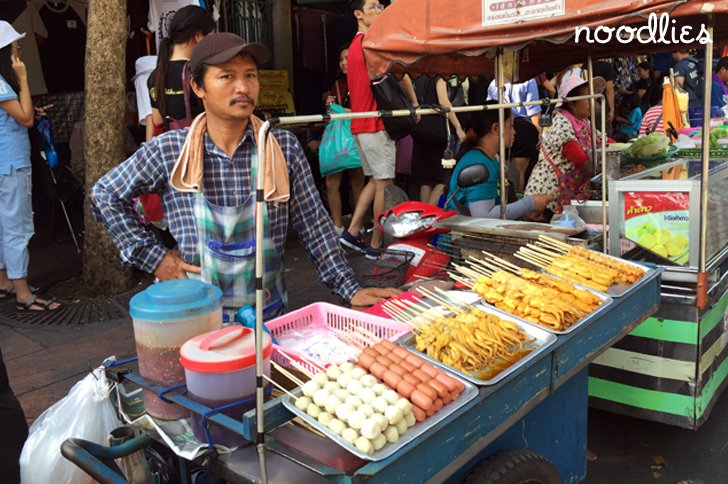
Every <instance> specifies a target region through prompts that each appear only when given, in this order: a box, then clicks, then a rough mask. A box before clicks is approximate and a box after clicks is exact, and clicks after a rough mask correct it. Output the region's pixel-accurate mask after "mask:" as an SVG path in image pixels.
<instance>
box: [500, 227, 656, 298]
mask: <svg viewBox="0 0 728 484" xmlns="http://www.w3.org/2000/svg"><path fill="white" fill-rule="evenodd" d="M514 255H515V257H517V258H519V259H521V260H523V261H526V262H528V263H529V264H532V265H534V266H536V267H539V268H540V269H541V270H543V271H544V272H546V273H548V274H551V275H553V276H556V277H559V278H561V279H565V280H567V281H570V282H573V283H575V284H579V285H581V286H584V287H587V288H589V289H594V290H595V291H599V292H603V293H605V294H609V295H610V296H614V297H619V296H623V295H624V294H625V293H626V292H627V291H629V290H630V289H632V288H634V287H636V284H637V283H639V281H641V280H642V279H643V278H644V277H645V275H647V273H648V272H649V271H650V270H651V269H649V268H647V267H643V266H641V265H639V264H635V263H634V262H630V261H625V260H622V259H618V258H616V257H612V256H609V255H606V254H602V253H599V252H595V251H592V250H589V249H586V248H584V247H576V246H572V245H569V244H565V243H563V242H560V241H558V240H555V239H552V238H550V237H546V236H542V237H540V238H539V241H538V242H537V243H536V244H528V245H526V246H525V247H521V248H520V249H519V250H518V252H516V253H515V254H514Z"/></svg>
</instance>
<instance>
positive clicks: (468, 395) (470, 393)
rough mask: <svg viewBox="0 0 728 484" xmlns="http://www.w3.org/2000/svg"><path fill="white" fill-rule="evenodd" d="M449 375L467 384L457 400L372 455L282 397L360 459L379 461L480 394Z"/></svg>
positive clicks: (298, 390)
mask: <svg viewBox="0 0 728 484" xmlns="http://www.w3.org/2000/svg"><path fill="white" fill-rule="evenodd" d="M447 373H448V375H449V376H451V377H453V378H456V379H457V380H460V381H462V382H463V385H465V389H464V390H463V392H462V393H461V394H460V396H459V397H458V398H457V400H455V401H453V402H450V403H448V404H447V405H445V406H444V407H442V409H441V410H440V411H439V412H435V413H434V414H433V415H432V417H428V418H427V419H426V420H425V421H424V422H417V423H416V424H414V425H413V426H412V427H411V428H409V429H408V430H407V432H405V434H404V436H402V437H400V439H399V440H398V441H397V442H394V443H387V444H385V446H384V447H382V448H381V449H379V450H377V451H375V452H374V453H373V454H372V455H368V454H365V453H364V452H362V451H360V450H359V449H357V448H356V446H354V445H352V444H350V443H349V442H347V441H346V440H344V439H343V438H342V437H341V436H340V435H337V434H336V433H334V432H332V431H331V429H329V428H328V427H326V426H325V425H321V424H320V423H319V421H318V420H316V419H315V418H313V417H311V416H310V415H308V414H307V413H306V412H304V411H302V410H299V409H298V408H296V405H295V402H294V401H292V399H291V397H289V396H288V397H284V398H282V402H283V406H285V407H286V408H287V409H288V410H290V411H291V412H293V413H294V414H295V415H296V416H298V417H300V418H301V419H302V420H304V421H305V422H306V423H308V424H309V425H311V426H312V427H313V428H315V429H316V430H318V431H319V432H321V433H322V434H324V435H325V436H326V437H328V438H330V439H331V440H333V441H334V442H336V443H337V444H339V445H340V446H342V447H343V448H344V449H346V450H347V451H349V452H351V453H352V454H354V455H355V456H357V457H359V458H360V459H364V460H370V461H378V460H383V459H386V458H387V457H390V456H391V455H392V454H394V453H395V452H397V451H398V450H399V449H401V448H402V447H404V446H405V445H407V444H409V443H410V442H412V441H413V440H415V439H417V438H419V437H421V436H422V435H423V434H425V433H427V431H428V430H430V429H431V428H432V427H434V426H435V425H437V424H438V423H440V422H442V421H443V420H445V419H446V418H447V417H448V416H450V415H451V414H452V413H453V412H454V411H455V410H457V409H458V408H460V407H462V406H463V405H465V404H466V403H468V402H469V401H471V400H472V399H474V398H475V397H476V396H477V395H478V388H477V387H476V386H475V385H473V384H472V383H470V382H469V381H467V380H464V379H463V378H460V377H458V376H457V375H455V374H454V373H453V372H452V371H448V372H447ZM292 393H293V394H294V395H296V397H298V396H299V395H301V388H300V387H299V388H296V389H295V390H294V391H293V392H292Z"/></svg>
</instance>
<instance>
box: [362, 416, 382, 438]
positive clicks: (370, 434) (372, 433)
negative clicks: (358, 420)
mask: <svg viewBox="0 0 728 484" xmlns="http://www.w3.org/2000/svg"><path fill="white" fill-rule="evenodd" d="M381 432H382V429H380V428H379V424H378V423H377V422H376V421H375V420H374V419H371V418H368V419H366V420H365V421H364V423H363V424H361V435H362V436H363V437H366V438H367V439H370V440H371V439H373V438H374V437H376V436H377V435H379V434H380V433H381Z"/></svg>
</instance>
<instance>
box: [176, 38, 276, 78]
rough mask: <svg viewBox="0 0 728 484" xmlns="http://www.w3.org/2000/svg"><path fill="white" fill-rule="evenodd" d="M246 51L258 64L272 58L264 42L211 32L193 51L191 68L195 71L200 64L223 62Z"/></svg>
mask: <svg viewBox="0 0 728 484" xmlns="http://www.w3.org/2000/svg"><path fill="white" fill-rule="evenodd" d="M241 52H244V53H246V54H250V55H252V56H253V58H254V59H255V62H256V63H257V64H259V65H260V64H265V63H266V62H268V61H269V60H270V58H271V54H270V50H269V49H268V47H266V46H265V45H263V44H258V43H255V42H253V43H249V42H247V41H245V40H244V39H242V38H240V37H238V36H237V35H235V34H232V33H230V32H223V33H221V34H210V35H208V36H207V37H205V38H204V39H202V40H201V41H200V43H199V44H197V46H196V47H195V50H194V51H192V58H191V59H190V69H191V70H192V71H193V72H194V71H195V69H197V67H198V66H199V65H200V64H209V65H217V64H223V63H225V62H227V61H229V60H230V59H232V58H233V57H235V56H236V55H238V54H240V53H241Z"/></svg>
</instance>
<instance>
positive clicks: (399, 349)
mask: <svg viewBox="0 0 728 484" xmlns="http://www.w3.org/2000/svg"><path fill="white" fill-rule="evenodd" d="M392 353H394V354H395V355H397V356H399V357H400V358H407V356H409V355H410V352H409V351H407V350H406V349H404V348H402V347H401V346H395V348H394V349H393V350H392Z"/></svg>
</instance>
